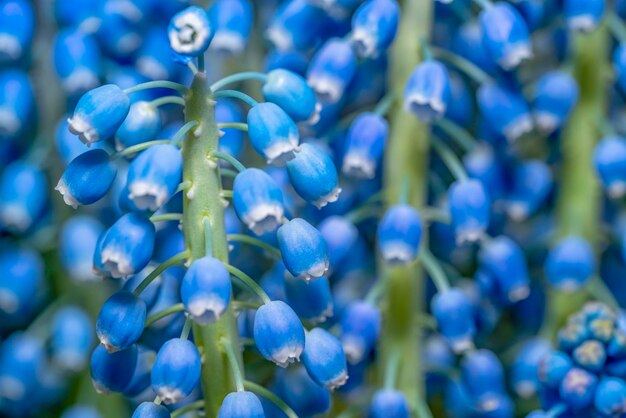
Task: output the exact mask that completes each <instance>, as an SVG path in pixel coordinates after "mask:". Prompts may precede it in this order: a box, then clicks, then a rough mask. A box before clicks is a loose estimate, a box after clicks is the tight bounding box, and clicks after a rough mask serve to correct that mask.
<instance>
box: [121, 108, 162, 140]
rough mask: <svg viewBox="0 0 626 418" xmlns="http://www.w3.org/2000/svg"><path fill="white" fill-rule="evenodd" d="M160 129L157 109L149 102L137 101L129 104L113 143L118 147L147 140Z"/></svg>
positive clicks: (154, 135) (151, 138) (153, 136)
mask: <svg viewBox="0 0 626 418" xmlns="http://www.w3.org/2000/svg"><path fill="white" fill-rule="evenodd" d="M159 129H161V115H160V114H159V109H157V108H156V107H154V106H152V105H151V104H150V102H146V101H137V102H134V103H133V104H132V105H131V106H130V110H129V111H128V115H127V116H126V119H124V122H123V123H122V124H121V125H120V127H119V128H118V129H117V132H116V133H115V144H116V147H117V148H118V149H120V150H121V149H124V148H127V147H130V146H133V145H137V144H141V143H143V142H148V141H151V140H153V139H154V138H155V137H156V134H157V132H159Z"/></svg>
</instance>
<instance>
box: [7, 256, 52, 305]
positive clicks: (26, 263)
mask: <svg viewBox="0 0 626 418" xmlns="http://www.w3.org/2000/svg"><path fill="white" fill-rule="evenodd" d="M0 271H2V274H0V314H8V315H9V316H10V317H14V316H20V315H30V314H31V313H32V312H33V310H34V308H35V307H36V305H35V302H36V297H37V294H38V292H39V291H40V290H41V289H40V288H41V287H42V286H43V284H44V263H43V260H42V259H41V256H40V255H39V254H38V253H36V252H34V251H31V250H25V249H20V248H7V249H4V250H2V251H0Z"/></svg>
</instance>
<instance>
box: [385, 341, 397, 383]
mask: <svg viewBox="0 0 626 418" xmlns="http://www.w3.org/2000/svg"><path fill="white" fill-rule="evenodd" d="M399 369H400V350H396V351H394V352H393V353H391V355H390V356H389V360H388V361H387V365H386V368H385V383H384V387H385V389H393V388H394V387H395V386H396V381H397V380H398V371H399Z"/></svg>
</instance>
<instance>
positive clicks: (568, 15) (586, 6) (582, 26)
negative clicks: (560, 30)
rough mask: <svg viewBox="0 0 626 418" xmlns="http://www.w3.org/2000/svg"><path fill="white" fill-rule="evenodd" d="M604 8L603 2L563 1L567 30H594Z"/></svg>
mask: <svg viewBox="0 0 626 418" xmlns="http://www.w3.org/2000/svg"><path fill="white" fill-rule="evenodd" d="M605 7H606V1H605V0H586V1H582V2H581V1H578V0H563V14H564V15H565V21H566V22H567V26H568V28H569V29H571V30H573V31H578V32H592V31H593V30H595V29H596V28H597V27H598V25H599V24H600V21H601V20H602V16H603V15H604V9H605Z"/></svg>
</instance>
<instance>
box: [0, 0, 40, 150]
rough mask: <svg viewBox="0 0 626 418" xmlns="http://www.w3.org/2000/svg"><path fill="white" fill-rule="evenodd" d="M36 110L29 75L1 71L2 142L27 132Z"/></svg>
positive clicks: (0, 120)
mask: <svg viewBox="0 0 626 418" xmlns="http://www.w3.org/2000/svg"><path fill="white" fill-rule="evenodd" d="M0 7H1V5H0ZM0 16H1V15H0ZM34 108H35V97H34V94H33V87H32V85H31V83H30V80H29V78H28V75H27V74H26V73H25V72H24V71H22V70H18V69H8V70H4V71H1V72H0V140H1V139H4V138H9V139H12V138H13V139H15V138H16V137H17V136H18V135H20V134H22V133H24V132H26V131H27V129H28V128H29V125H30V123H29V122H30V119H31V117H32V116H33V112H34Z"/></svg>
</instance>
